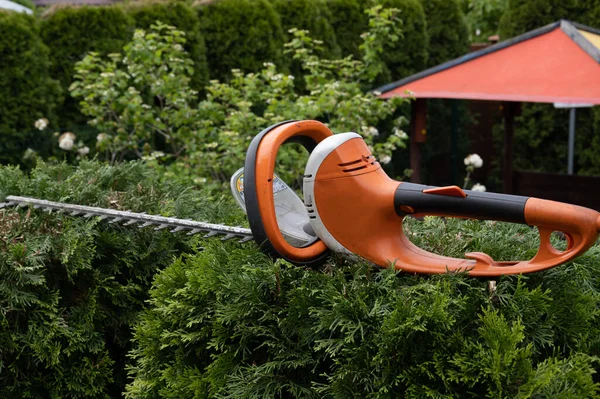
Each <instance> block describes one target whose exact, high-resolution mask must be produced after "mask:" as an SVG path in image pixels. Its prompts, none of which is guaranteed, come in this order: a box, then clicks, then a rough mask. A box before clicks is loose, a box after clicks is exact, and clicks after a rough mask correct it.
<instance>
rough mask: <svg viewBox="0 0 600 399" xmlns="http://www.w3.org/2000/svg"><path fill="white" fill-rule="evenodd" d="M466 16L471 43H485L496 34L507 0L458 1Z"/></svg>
mask: <svg viewBox="0 0 600 399" xmlns="http://www.w3.org/2000/svg"><path fill="white" fill-rule="evenodd" d="M460 3H461V8H462V10H463V12H464V14H465V16H466V19H467V24H468V26H469V37H470V38H471V41H478V42H485V41H486V40H487V38H488V37H490V36H492V35H497V34H498V26H499V24H500V19H501V18H502V15H503V14H504V11H505V10H506V7H507V5H508V0H460Z"/></svg>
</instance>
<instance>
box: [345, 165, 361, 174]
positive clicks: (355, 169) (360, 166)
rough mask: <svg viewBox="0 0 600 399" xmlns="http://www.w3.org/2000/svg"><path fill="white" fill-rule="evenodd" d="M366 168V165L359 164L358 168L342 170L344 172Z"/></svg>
mask: <svg viewBox="0 0 600 399" xmlns="http://www.w3.org/2000/svg"><path fill="white" fill-rule="evenodd" d="M366 168H367V165H362V166H359V167H358V168H352V169H346V170H344V171H343V172H344V173H350V172H356V171H357V170H361V169H366Z"/></svg>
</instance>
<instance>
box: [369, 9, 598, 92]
mask: <svg viewBox="0 0 600 399" xmlns="http://www.w3.org/2000/svg"><path fill="white" fill-rule="evenodd" d="M375 91H378V92H381V97H382V98H389V97H393V96H413V97H416V98H455V99H472V100H499V101H526V102H543V103H580V104H600V30H597V29H593V28H590V27H587V26H583V25H579V24H576V23H573V22H569V21H565V20H561V21H558V22H555V23H553V24H550V25H547V26H544V27H542V28H539V29H536V30H533V31H530V32H527V33H524V34H522V35H520V36H517V37H514V38H512V39H510V40H506V41H504V42H501V43H498V44H495V45H493V46H490V47H487V48H484V49H482V50H479V51H476V52H473V53H469V54H467V55H464V56H462V57H460V58H457V59H455V60H452V61H448V62H446V63H444V64H441V65H438V66H436V67H434V68H430V69H427V70H425V71H423V72H420V73H417V74H415V75H412V76H409V77H407V78H404V79H401V80H399V81H397V82H394V83H390V84H388V85H385V86H382V87H380V88H378V89H376V90H375Z"/></svg>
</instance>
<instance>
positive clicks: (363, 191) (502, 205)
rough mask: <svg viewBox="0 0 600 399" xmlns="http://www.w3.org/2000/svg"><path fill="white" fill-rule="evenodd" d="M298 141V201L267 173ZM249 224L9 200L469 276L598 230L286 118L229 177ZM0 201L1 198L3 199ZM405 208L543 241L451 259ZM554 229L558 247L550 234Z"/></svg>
mask: <svg viewBox="0 0 600 399" xmlns="http://www.w3.org/2000/svg"><path fill="white" fill-rule="evenodd" d="M289 142H298V143H301V144H302V145H303V146H304V147H305V148H306V149H307V150H308V151H309V152H310V153H311V154H310V157H309V159H308V163H307V165H306V169H305V173H304V202H303V201H302V200H300V199H299V198H298V196H296V194H295V193H294V192H293V191H292V190H291V189H290V188H289V187H288V186H287V185H286V184H285V183H284V182H283V181H281V180H280V179H279V178H278V177H277V176H275V174H274V169H275V160H276V156H277V152H278V150H279V147H280V146H281V145H283V144H284V143H289ZM231 182H232V184H231V186H232V191H233V193H234V196H235V197H236V199H237V201H238V203H239V204H240V205H241V206H242V208H244V209H245V211H246V213H247V215H248V221H249V223H250V230H248V229H244V228H240V227H230V226H223V225H219V224H209V223H202V222H194V221H189V220H181V219H176V218H165V217H160V216H151V215H146V214H138V213H132V212H122V211H116V210H110V209H103V208H92V207H86V206H80V205H71V204H63V203H57V202H50V201H44V200H39V199H34V198H25V197H15V196H8V197H7V198H6V200H7V201H8V202H7V203H5V204H4V206H6V205H27V204H33V205H34V206H36V207H42V208H46V209H49V210H62V211H68V212H71V213H72V214H81V215H84V216H87V217H91V216H99V217H101V218H105V219H112V221H113V222H114V221H117V222H119V221H124V222H126V224H138V226H139V227H145V226H150V225H154V226H157V227H156V228H157V229H160V228H167V227H168V228H171V229H172V230H171V231H174V232H175V231H181V230H185V231H187V232H188V234H196V233H199V232H208V234H207V236H211V235H215V234H225V237H224V238H225V239H227V238H232V237H238V238H241V239H242V241H246V240H248V239H250V238H254V240H255V241H256V242H257V243H258V244H259V245H260V248H261V249H262V250H263V251H265V252H267V253H269V254H271V255H272V256H275V257H281V258H284V259H286V260H288V261H290V262H292V263H295V264H305V265H310V264H314V263H319V262H321V261H322V260H323V259H324V258H325V257H326V256H327V254H328V251H329V250H331V251H333V252H336V253H341V254H345V255H349V256H359V257H361V258H364V259H366V260H368V261H371V262H373V263H374V264H376V265H379V266H382V267H389V266H394V267H395V268H397V269H401V270H404V271H408V272H415V273H445V272H447V271H457V270H462V271H467V272H468V273H469V274H470V275H472V276H484V277H489V276H498V275H503V274H519V273H529V272H535V271H539V270H544V269H548V268H550V267H553V266H557V265H560V264H562V263H565V262H567V261H569V260H572V259H573V258H575V257H576V256H578V255H580V254H582V253H583V252H585V251H586V250H587V249H588V248H590V247H591V246H592V245H593V244H594V243H595V241H596V239H597V238H598V234H599V233H600V213H598V212H596V211H594V210H591V209H587V208H583V207H580V206H575V205H569V204H564V203H560V202H554V201H547V200H542V199H537V198H531V197H521V196H516V195H506V194H495V193H485V192H475V191H468V190H462V189H460V188H459V187H457V186H449V187H432V186H425V185H420V184H413V183H405V182H398V181H395V180H392V179H390V178H389V177H388V176H387V175H386V174H385V172H384V171H383V169H382V168H381V166H380V165H379V163H378V162H377V160H376V159H375V157H374V156H373V155H372V154H371V152H370V151H369V148H368V147H367V145H366V143H365V142H364V140H363V139H362V138H361V136H359V135H358V134H356V133H342V134H336V135H334V134H333V133H332V132H331V131H330V130H329V129H328V128H327V127H326V126H325V125H323V124H322V123H320V122H317V121H288V122H283V123H280V124H277V125H274V126H271V127H269V128H267V129H265V130H263V131H262V132H260V133H259V134H258V135H257V136H256V137H255V138H254V139H253V140H252V142H251V144H250V147H249V148H248V152H247V155H246V162H245V166H244V168H243V169H241V170H239V171H238V172H236V174H234V176H233V177H232V180H231ZM1 207H2V205H1V204H0V208H1ZM408 215H412V216H423V215H436V216H448V217H457V218H469V219H486V220H499V221H506V222H513V223H526V224H528V225H530V226H536V227H538V229H539V232H540V247H539V250H538V252H537V254H536V255H535V256H534V257H533V259H531V260H528V261H514V262H497V261H495V260H494V259H492V258H491V257H490V256H489V255H487V254H485V253H482V252H471V253H467V254H465V257H466V259H456V258H450V257H445V256H440V255H437V254H433V253H430V252H427V251H425V250H423V249H421V248H419V247H417V246H416V245H414V244H413V243H412V242H410V240H409V239H408V238H407V237H406V236H405V235H404V232H403V229H402V222H403V220H404V218H405V217H406V216H408ZM554 231H560V232H562V233H563V234H564V236H565V237H566V240H567V247H566V249H565V250H564V251H561V250H558V249H556V248H554V247H553V246H552V244H551V243H550V235H551V234H552V233H553V232H554Z"/></svg>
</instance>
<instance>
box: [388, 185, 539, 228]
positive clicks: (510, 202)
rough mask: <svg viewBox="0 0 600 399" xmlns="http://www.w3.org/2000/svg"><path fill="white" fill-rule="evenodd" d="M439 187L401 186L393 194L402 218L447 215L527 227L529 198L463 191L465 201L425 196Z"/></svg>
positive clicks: (445, 196) (396, 207)
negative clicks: (520, 224) (426, 191)
mask: <svg viewBox="0 0 600 399" xmlns="http://www.w3.org/2000/svg"><path fill="white" fill-rule="evenodd" d="M436 188H439V187H434V186H426V185H423V184H413V183H401V184H400V185H399V186H398V189H397V190H396V193H395V194H394V208H395V210H396V213H397V214H398V215H399V216H406V215H408V214H412V213H415V214H425V215H447V216H454V217H465V218H473V219H482V220H500V221H504V222H514V223H525V203H526V202H527V200H528V199H529V197H522V196H519V195H508V194H496V193H486V192H479V191H470V190H464V193H465V194H466V195H467V196H466V197H455V196H449V195H444V194H438V193H424V192H423V191H425V190H429V189H436Z"/></svg>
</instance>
